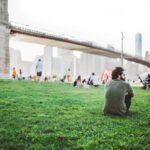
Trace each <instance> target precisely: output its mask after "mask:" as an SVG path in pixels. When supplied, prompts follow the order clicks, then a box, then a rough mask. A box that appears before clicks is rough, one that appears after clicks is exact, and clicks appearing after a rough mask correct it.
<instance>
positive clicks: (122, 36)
mask: <svg viewBox="0 0 150 150" xmlns="http://www.w3.org/2000/svg"><path fill="white" fill-rule="evenodd" d="M123 38H124V35H123V32H121V67H123Z"/></svg>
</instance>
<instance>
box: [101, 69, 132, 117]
mask: <svg viewBox="0 0 150 150" xmlns="http://www.w3.org/2000/svg"><path fill="white" fill-rule="evenodd" d="M123 71H124V69H123V68H122V67H116V68H115V69H114V70H113V71H112V80H109V81H108V82H107V83H106V85H105V106H104V114H105V115H109V114H110V115H116V116H126V115H127V114H128V111H129V108H130V105H131V97H133V96H134V94H133V90H132V88H131V86H130V84H129V83H126V82H125V75H124V73H123Z"/></svg>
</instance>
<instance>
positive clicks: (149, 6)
mask: <svg viewBox="0 0 150 150" xmlns="http://www.w3.org/2000/svg"><path fill="white" fill-rule="evenodd" d="M8 1H9V3H8V4H9V19H10V21H14V22H16V23H20V24H24V25H29V26H33V27H35V28H41V29H46V30H49V31H52V32H56V33H62V34H66V35H70V36H73V37H76V38H77V39H82V40H88V41H93V42H96V43H99V44H100V45H101V46H107V44H112V45H114V47H115V48H117V49H121V32H123V33H124V36H125V38H124V51H125V52H128V53H131V54H134V53H135V34H136V33H137V32H140V33H142V36H143V53H144V51H147V50H149V51H150V19H149V15H150V0H8ZM10 44H11V46H13V47H17V48H19V47H21V44H18V45H17V44H16V43H14V42H10ZM22 47H24V49H25V48H26V46H25V44H24V46H22ZM42 48H43V46H40V47H38V46H36V47H35V48H34V46H33V45H31V46H29V45H28V49H33V50H36V51H37V52H39V54H40V53H42V52H41V51H40V49H42ZM22 49H23V48H22ZM23 51H24V50H23ZM26 52H27V50H26ZM24 55H25V56H26V54H24ZM30 55H31V54H30ZM28 58H29V57H28Z"/></svg>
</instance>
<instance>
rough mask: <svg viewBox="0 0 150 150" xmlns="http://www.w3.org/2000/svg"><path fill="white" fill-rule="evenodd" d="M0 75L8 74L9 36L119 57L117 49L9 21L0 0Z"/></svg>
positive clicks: (138, 60)
mask: <svg viewBox="0 0 150 150" xmlns="http://www.w3.org/2000/svg"><path fill="white" fill-rule="evenodd" d="M0 10H1V11H0V76H8V75H9V60H10V56H9V38H10V37H11V38H13V39H16V40H21V41H26V42H32V43H39V44H44V45H50V46H56V47H61V48H64V49H68V50H77V51H82V52H85V53H90V54H95V55H101V56H105V57H110V58H120V57H121V53H120V52H119V51H117V50H112V49H108V48H104V47H101V46H99V45H96V44H93V43H91V42H86V41H80V40H77V39H72V38H70V37H64V36H60V35H54V34H51V33H49V32H44V31H39V30H36V29H31V28H30V27H27V26H26V27H22V26H18V25H14V24H11V23H9V18H8V16H9V15H8V0H1V1H0ZM123 58H124V59H126V60H128V61H132V62H135V63H138V64H142V65H145V66H147V67H150V61H146V60H144V59H142V58H137V57H135V56H132V55H129V54H125V53H124V54H123Z"/></svg>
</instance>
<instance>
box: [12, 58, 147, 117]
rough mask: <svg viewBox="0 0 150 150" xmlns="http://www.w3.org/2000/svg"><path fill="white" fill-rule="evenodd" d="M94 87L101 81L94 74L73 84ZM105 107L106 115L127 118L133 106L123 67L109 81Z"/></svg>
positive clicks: (40, 74) (39, 65)
mask: <svg viewBox="0 0 150 150" xmlns="http://www.w3.org/2000/svg"><path fill="white" fill-rule="evenodd" d="M68 72H69V73H68V75H66V76H65V77H64V79H66V78H67V79H68V81H70V69H68ZM36 75H37V80H38V81H39V80H40V78H41V76H42V62H41V59H39V60H38V63H37V65H36ZM16 76H17V72H16V69H15V68H13V70H12V77H13V78H14V79H15V78H16ZM21 76H22V70H20V77H21ZM145 82H148V83H149V82H150V74H149V75H148V77H147V79H146V80H145ZM85 84H86V85H89V86H90V85H92V86H95V87H98V86H99V79H98V77H97V76H95V73H92V74H91V76H90V77H89V79H88V80H87V81H86V79H83V80H81V76H80V75H79V76H78V77H77V78H76V80H75V81H74V83H73V86H74V87H78V86H81V85H85ZM104 87H105V105H104V114H105V115H117V116H126V115H127V114H128V112H129V108H130V105H131V98H132V97H133V96H134V93H133V90H132V87H131V86H130V84H129V83H128V82H126V81H125V74H124V69H123V68H122V67H116V68H115V69H114V70H113V71H112V73H111V79H110V80H108V81H107V82H106V83H105V85H104Z"/></svg>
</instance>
